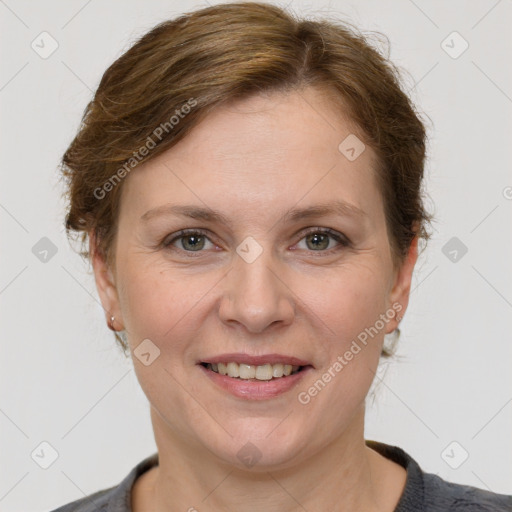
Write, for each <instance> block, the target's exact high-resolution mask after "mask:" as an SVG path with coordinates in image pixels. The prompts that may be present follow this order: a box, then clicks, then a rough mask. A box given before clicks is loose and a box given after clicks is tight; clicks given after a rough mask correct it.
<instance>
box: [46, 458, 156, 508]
mask: <svg viewBox="0 0 512 512" xmlns="http://www.w3.org/2000/svg"><path fill="white" fill-rule="evenodd" d="M156 465H158V453H154V454H152V455H150V456H149V457H147V458H145V459H144V460H142V461H141V462H139V463H138V464H137V465H136V466H135V467H133V468H132V469H131V471H130V472H129V473H128V475H126V477H125V478H124V479H123V480H122V481H121V482H120V483H119V484H118V485H115V486H113V487H109V488H107V489H102V490H101V491H97V492H95V493H94V494H90V495H88V496H85V497H83V498H80V499H78V500H76V501H72V502H70V503H67V504H65V505H62V506H61V507H59V508H57V509H54V510H52V511H51V512H129V511H131V497H132V489H133V486H134V483H135V481H136V480H137V478H139V477H140V476H141V475H142V474H144V473H145V472H146V471H148V470H149V469H151V468H152V467H154V466H156Z"/></svg>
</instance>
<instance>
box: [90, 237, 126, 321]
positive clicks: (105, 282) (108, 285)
mask: <svg viewBox="0 0 512 512" xmlns="http://www.w3.org/2000/svg"><path fill="white" fill-rule="evenodd" d="M89 254H90V258H91V263H92V266H93V270H94V280H95V281H96V288H97V290H98V295H99V297H100V300H101V304H102V306H103V309H104V310H105V315H106V321H107V325H111V324H110V319H111V317H112V316H113V317H114V323H113V327H114V328H115V330H116V331H122V330H124V322H123V317H122V314H121V308H120V306H119V296H118V293H117V288H116V285H115V280H114V276H113V272H112V270H111V269H110V267H109V266H108V264H107V262H106V261H105V258H104V256H103V254H101V253H100V252H99V251H98V246H97V239H96V235H95V233H94V231H93V230H91V231H90V232H89Z"/></svg>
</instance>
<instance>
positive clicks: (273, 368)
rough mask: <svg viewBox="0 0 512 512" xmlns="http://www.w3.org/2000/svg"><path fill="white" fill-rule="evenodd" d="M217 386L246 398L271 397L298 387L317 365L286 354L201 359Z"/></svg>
mask: <svg viewBox="0 0 512 512" xmlns="http://www.w3.org/2000/svg"><path fill="white" fill-rule="evenodd" d="M197 367H198V368H199V369H200V370H201V371H202V372H203V374H204V376H205V377H207V378H208V379H209V381H210V382H212V383H213V384H214V386H215V389H218V390H223V391H224V392H225V391H227V392H228V394H230V395H232V396H235V397H236V398H241V399H244V400H251V401H254V400H270V399H274V398H277V397H279V396H281V395H286V393H287V392H290V391H291V390H292V389H294V388H295V387H296V386H297V385H298V384H299V382H301V381H302V380H303V379H304V378H305V376H306V375H307V374H308V373H309V372H310V371H311V370H313V369H314V366H313V365H312V364H310V363H309V361H306V360H304V359H299V358H297V357H293V356H286V355H282V354H265V355H260V356H256V355H250V354H245V353H241V352H239V353H231V354H219V355H218V356H212V357H209V358H207V359H203V360H199V361H197Z"/></svg>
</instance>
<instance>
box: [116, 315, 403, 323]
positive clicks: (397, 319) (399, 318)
mask: <svg viewBox="0 0 512 512" xmlns="http://www.w3.org/2000/svg"><path fill="white" fill-rule="evenodd" d="M112 318H114V317H112ZM402 318H403V316H397V317H396V321H397V323H400V322H401V321H402Z"/></svg>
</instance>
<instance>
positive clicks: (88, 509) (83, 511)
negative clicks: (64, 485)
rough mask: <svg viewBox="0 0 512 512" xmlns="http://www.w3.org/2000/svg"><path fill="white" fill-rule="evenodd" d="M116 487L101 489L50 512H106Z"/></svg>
mask: <svg viewBox="0 0 512 512" xmlns="http://www.w3.org/2000/svg"><path fill="white" fill-rule="evenodd" d="M117 488H118V486H114V487H110V488H108V489H103V490H102V491H98V492H95V493H94V494H90V495H89V496H85V497H84V498H80V499H79V500H76V501H72V502H70V503H67V504H66V505H62V506H61V507H59V508H56V509H55V510H52V511H51V512H106V511H107V507H108V505H109V503H110V502H111V501H112V495H113V494H114V492H115V490H116V489H117Z"/></svg>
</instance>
